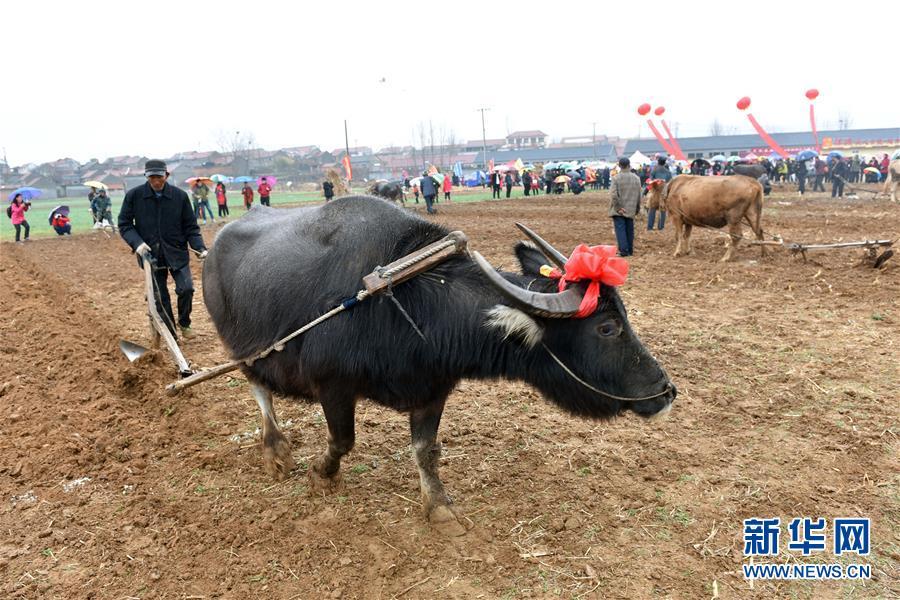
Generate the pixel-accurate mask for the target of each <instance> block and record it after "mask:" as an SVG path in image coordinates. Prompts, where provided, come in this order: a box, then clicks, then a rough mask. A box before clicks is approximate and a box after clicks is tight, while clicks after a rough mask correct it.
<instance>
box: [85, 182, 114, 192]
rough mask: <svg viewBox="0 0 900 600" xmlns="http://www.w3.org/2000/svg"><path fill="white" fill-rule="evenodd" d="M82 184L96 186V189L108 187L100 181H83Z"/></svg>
mask: <svg viewBox="0 0 900 600" xmlns="http://www.w3.org/2000/svg"><path fill="white" fill-rule="evenodd" d="M82 185H86V186H87V187H92V188H97V189H98V190H105V189H108V188H107V187H106V184H105V183H103V182H102V181H93V180H92V181H85V182H84V183H83V184H82Z"/></svg>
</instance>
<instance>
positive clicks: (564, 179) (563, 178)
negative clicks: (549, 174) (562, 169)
mask: <svg viewBox="0 0 900 600" xmlns="http://www.w3.org/2000/svg"><path fill="white" fill-rule="evenodd" d="M567 181H569V176H568V175H560V176H559V177H557V178H556V179H554V180H553V183H566V182H567Z"/></svg>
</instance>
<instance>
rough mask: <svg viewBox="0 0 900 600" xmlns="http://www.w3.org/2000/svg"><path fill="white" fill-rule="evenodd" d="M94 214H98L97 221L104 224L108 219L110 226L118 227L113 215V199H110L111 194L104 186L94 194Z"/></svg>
mask: <svg viewBox="0 0 900 600" xmlns="http://www.w3.org/2000/svg"><path fill="white" fill-rule="evenodd" d="M94 215H96V222H97V223H100V224H102V223H103V221H106V222H107V223H108V224H109V226H110V227H112V228H113V229H115V228H116V225H115V223H114V221H113V216H112V200H110V199H109V195H108V194H107V193H106V190H104V189H103V188H100V190H99V191H98V192H97V195H96V196H94Z"/></svg>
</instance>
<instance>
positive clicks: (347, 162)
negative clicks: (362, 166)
mask: <svg viewBox="0 0 900 600" xmlns="http://www.w3.org/2000/svg"><path fill="white" fill-rule="evenodd" d="M341 162H342V163H343V164H344V172H345V173H346V174H347V181H353V167H351V166H350V157H349V156H344V158H342V159H341Z"/></svg>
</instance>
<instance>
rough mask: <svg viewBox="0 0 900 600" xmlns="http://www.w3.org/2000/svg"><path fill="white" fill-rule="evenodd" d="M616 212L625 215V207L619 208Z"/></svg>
mask: <svg viewBox="0 0 900 600" xmlns="http://www.w3.org/2000/svg"><path fill="white" fill-rule="evenodd" d="M616 212H617V213H619V214H620V215H622V216H623V217H624V216H625V209H624V208H620V209H618V210H617V211H616Z"/></svg>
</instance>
